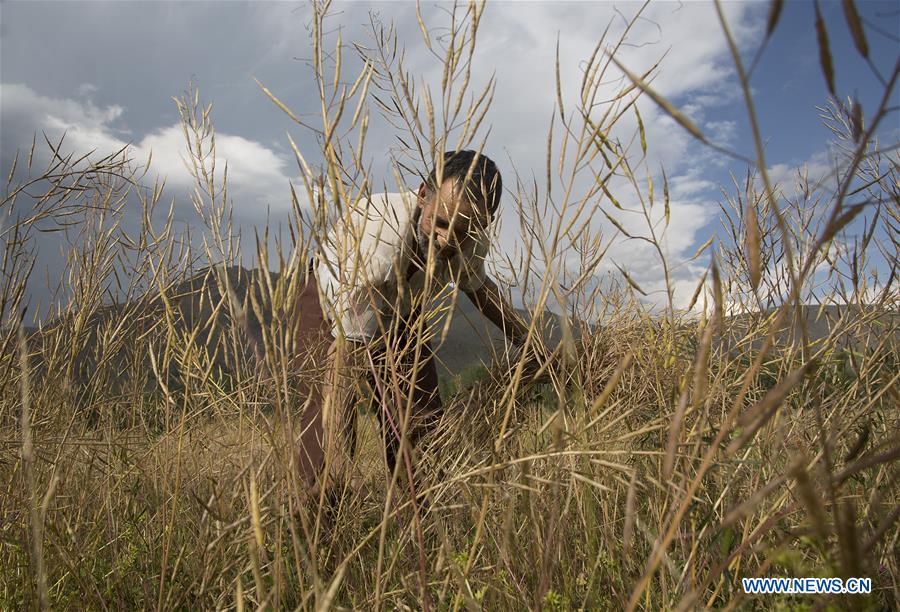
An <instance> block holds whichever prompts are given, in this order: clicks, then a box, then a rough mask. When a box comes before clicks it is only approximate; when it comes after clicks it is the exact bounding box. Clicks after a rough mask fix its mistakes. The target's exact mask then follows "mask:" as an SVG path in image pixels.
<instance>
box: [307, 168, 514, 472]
mask: <svg viewBox="0 0 900 612" xmlns="http://www.w3.org/2000/svg"><path fill="white" fill-rule="evenodd" d="M441 161H442V163H440V164H439V167H437V168H435V169H434V170H432V172H431V174H430V175H429V177H428V178H427V179H426V181H425V182H423V183H422V184H421V185H420V186H419V188H418V190H417V191H416V192H408V193H389V194H376V195H372V196H371V197H370V198H368V199H367V200H363V201H362V202H360V203H358V204H357V205H356V206H353V207H350V208H349V210H348V211H346V212H345V213H344V214H342V215H341V216H340V218H339V219H338V220H337V222H336V223H335V224H334V226H333V227H332V228H331V230H330V231H329V233H328V235H327V237H326V239H325V240H324V242H323V244H322V245H321V249H320V252H319V255H318V260H317V263H316V265H315V275H316V280H317V282H318V288H319V293H320V297H321V306H322V310H323V312H324V313H325V317H326V320H327V321H328V322H329V323H330V325H331V335H332V336H333V338H334V340H333V341H332V343H331V346H330V348H329V351H328V362H329V364H331V369H330V374H329V379H328V382H327V384H326V388H325V392H324V397H323V402H324V407H323V414H322V417H323V422H322V425H323V429H324V440H323V442H324V462H325V465H324V474H323V476H324V478H325V481H326V483H327V484H326V486H330V487H337V486H340V484H341V483H342V481H343V479H344V478H346V477H347V476H348V473H347V471H348V468H349V467H350V464H351V460H352V457H353V454H354V450H355V445H356V428H355V408H356V403H357V401H358V400H359V399H363V400H369V401H374V402H376V405H377V406H378V407H377V412H378V414H379V417H380V418H379V423H380V426H381V433H382V436H383V438H384V442H385V451H386V462H387V467H388V469H389V470H390V472H391V473H393V470H394V468H395V466H396V463H397V461H398V460H401V458H402V454H401V448H403V447H404V446H406V448H411V447H413V446H414V445H415V443H416V441H417V440H418V439H419V438H421V437H422V435H423V434H424V433H426V432H427V431H429V430H430V429H431V428H433V427H434V425H435V424H436V423H437V421H438V420H439V419H440V416H441V399H440V396H439V394H438V384H437V383H438V377H437V370H436V368H435V363H434V355H433V354H432V346H431V342H430V340H429V335H431V330H430V329H429V327H428V324H427V321H426V320H425V317H423V313H424V312H425V309H426V308H427V304H428V303H429V298H432V297H434V296H435V294H437V293H439V292H441V291H445V290H446V288H447V287H448V286H449V285H450V283H452V284H453V285H455V286H456V287H457V288H458V289H459V290H460V291H462V292H463V293H465V294H466V295H467V296H468V298H469V299H470V300H472V302H473V303H474V304H475V306H476V307H477V308H478V309H479V310H480V311H481V312H482V313H483V314H484V315H485V316H486V317H487V318H488V319H489V320H490V321H492V322H493V323H494V324H496V325H497V326H498V327H499V328H500V329H501V330H503V331H504V333H505V334H506V336H507V338H508V339H509V340H510V341H512V342H513V343H514V344H516V345H519V344H521V343H522V342H523V341H524V339H525V336H526V334H527V327H526V326H525V325H524V323H523V322H522V321H521V319H520V318H519V317H518V316H517V315H516V312H515V310H514V309H513V308H512V307H511V305H510V304H509V302H508V301H507V300H506V299H505V298H504V297H503V296H502V294H501V293H500V291H499V289H498V287H497V285H496V284H495V283H494V282H493V281H492V280H491V279H490V278H488V276H487V275H486V273H485V266H484V258H485V256H486V255H487V253H488V249H489V244H488V238H487V234H488V232H487V230H488V228H489V226H490V223H491V222H492V220H493V218H494V216H495V215H496V212H497V208H498V205H499V202H500V195H501V192H502V181H501V178H500V173H499V171H498V170H497V166H496V165H495V164H494V162H493V161H491V160H490V159H489V158H488V157H486V156H484V155H479V154H477V153H476V152H474V151H455V152H447V153H445V154H444V157H443V160H441ZM404 471H405V468H404Z"/></svg>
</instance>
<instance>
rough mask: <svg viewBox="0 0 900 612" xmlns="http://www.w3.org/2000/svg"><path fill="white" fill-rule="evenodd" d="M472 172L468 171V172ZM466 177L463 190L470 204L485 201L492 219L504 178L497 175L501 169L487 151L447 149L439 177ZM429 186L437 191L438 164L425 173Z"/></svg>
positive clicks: (463, 178)
mask: <svg viewBox="0 0 900 612" xmlns="http://www.w3.org/2000/svg"><path fill="white" fill-rule="evenodd" d="M470 173H471V174H470ZM467 176H468V177H469V181H468V182H467V183H466V184H465V186H464V188H465V191H464V193H465V194H466V195H467V196H468V197H469V200H470V201H471V202H472V203H473V204H477V203H479V202H484V203H485V205H486V206H487V212H488V215H489V217H490V218H491V219H493V218H494V213H495V212H496V211H497V207H498V206H499V205H500V195H501V194H502V193H503V181H502V180H501V179H500V171H499V170H497V164H495V163H494V162H493V160H491V158H489V157H488V156H487V155H479V154H478V153H477V152H476V151H470V150H465V151H447V152H446V153H444V168H443V172H442V173H441V179H442V180H443V181H446V180H447V179H456V178H458V179H460V180H465V178H466V177H467ZM428 186H429V187H430V188H431V189H432V190H435V191H437V190H438V189H439V188H440V185H438V184H437V167H435V168H433V169H432V170H431V174H429V175H428Z"/></svg>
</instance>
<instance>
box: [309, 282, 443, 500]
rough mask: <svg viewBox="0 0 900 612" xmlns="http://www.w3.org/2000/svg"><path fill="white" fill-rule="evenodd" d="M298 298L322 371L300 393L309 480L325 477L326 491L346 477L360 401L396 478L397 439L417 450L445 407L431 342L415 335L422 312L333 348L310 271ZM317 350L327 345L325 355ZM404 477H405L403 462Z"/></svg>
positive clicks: (389, 470)
mask: <svg viewBox="0 0 900 612" xmlns="http://www.w3.org/2000/svg"><path fill="white" fill-rule="evenodd" d="M313 297H315V299H314V300H313V299H312V298H313ZM300 301H301V302H302V304H303V306H304V308H305V309H306V310H307V312H306V313H301V316H300V318H301V323H303V319H304V318H305V319H306V323H305V324H306V325H307V326H311V325H313V326H315V327H316V329H315V333H311V334H309V338H310V340H313V339H315V340H313V342H315V343H317V344H319V346H315V347H311V348H313V349H314V351H313V352H314V353H315V354H316V355H317V356H321V358H322V361H321V362H320V364H321V365H322V366H324V367H323V368H321V369H317V371H318V372H319V373H320V374H319V376H317V378H318V379H319V380H318V381H315V382H313V384H311V385H309V386H308V387H307V388H306V389H305V392H306V393H308V394H309V397H308V399H309V401H308V402H305V403H306V406H307V408H306V410H305V411H304V418H303V419H302V422H303V424H304V428H305V431H304V435H303V436H301V440H300V442H301V448H300V449H299V450H300V455H301V459H300V465H301V467H302V468H303V470H302V471H303V472H304V473H305V475H306V476H307V479H308V480H310V481H312V482H319V483H321V482H322V478H323V477H324V478H325V479H326V480H325V482H326V486H332V485H336V484H338V483H340V482H342V481H343V480H344V479H345V478H347V477H348V476H350V471H351V469H352V466H353V457H354V455H355V451H356V442H357V434H356V413H357V406H358V405H359V404H360V403H362V405H363V406H364V407H366V408H367V409H369V410H374V411H375V413H376V416H377V420H378V423H379V429H380V432H381V437H382V438H383V440H384V448H385V461H386V467H387V469H388V474H389V475H390V474H393V471H394V469H395V467H396V464H397V462H398V460H402V451H401V449H402V447H401V440H403V443H404V445H405V447H406V448H407V449H410V450H411V449H412V448H413V447H415V446H416V443H417V442H419V441H420V439H421V438H422V436H423V435H424V434H426V433H427V432H429V431H430V430H432V429H433V428H434V427H435V426H436V425H437V423H438V421H439V420H440V418H441V414H442V408H443V407H442V404H441V398H440V394H439V392H438V377H437V368H436V367H435V362H434V354H433V352H432V348H431V343H430V342H429V341H428V340H427V339H423V338H422V337H421V335H420V334H419V333H417V322H418V314H419V313H413V314H412V315H410V316H406V317H398V318H397V320H396V325H395V326H394V329H392V330H389V331H388V333H387V334H386V335H385V336H384V337H383V338H379V339H377V340H373V341H370V342H366V343H361V342H352V341H347V342H344V343H341V344H340V345H337V344H334V343H333V336H332V335H331V333H330V325H329V324H328V322H327V318H326V317H325V315H324V313H323V311H322V308H321V305H320V303H319V299H318V286H317V283H316V279H315V275H314V274H312V273H310V275H309V281H308V282H307V284H306V286H305V287H304V290H303V291H302V292H301V297H300ZM322 345H327V348H326V349H325V350H322ZM302 348H303V347H301V349H302ZM417 349H418V352H419V355H418V358H417V356H416V351H417ZM307 352H308V353H309V352H310V351H307ZM401 472H402V473H404V474H405V473H406V469H405V468H404V467H403V466H402V465H401Z"/></svg>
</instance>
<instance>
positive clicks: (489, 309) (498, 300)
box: [466, 278, 528, 346]
mask: <svg viewBox="0 0 900 612" xmlns="http://www.w3.org/2000/svg"><path fill="white" fill-rule="evenodd" d="M466 295H467V296H469V299H470V300H472V303H473V304H475V307H476V308H478V310H480V311H481V313H482V314H483V315H484V316H485V317H487V318H488V320H489V321H491V322H492V323H493V324H494V325H496V326H497V327H499V328H500V329H501V330H503V333H504V334H505V335H506V337H507V338H508V339H509V340H510V342H512V343H513V344H515V345H516V346H519V345H521V344H522V343H523V342H525V336H527V335H528V327H527V326H526V325H525V323H524V322H523V321H522V319H521V317H519V314H518V313H517V312H516V310H515V308H513V307H512V304H510V303H509V301H508V300H507V299H506V298H505V297H503V295H502V294H501V293H500V290H499V289H498V288H497V284H496V283H495V282H494V281H493V280H491V279H490V278H488V279H485V281H484V284H482V285H481V287H479V288H478V289H475V290H473V291H466Z"/></svg>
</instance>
